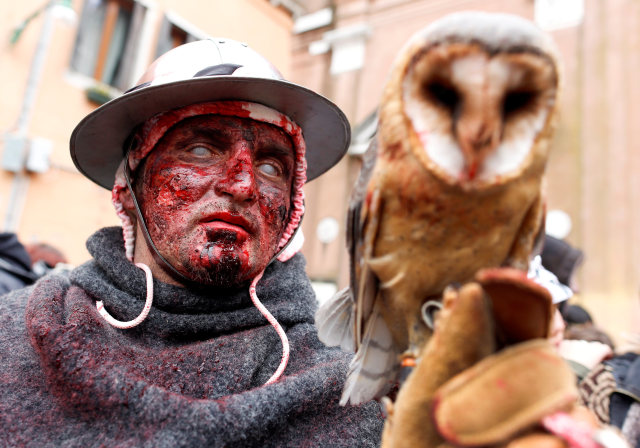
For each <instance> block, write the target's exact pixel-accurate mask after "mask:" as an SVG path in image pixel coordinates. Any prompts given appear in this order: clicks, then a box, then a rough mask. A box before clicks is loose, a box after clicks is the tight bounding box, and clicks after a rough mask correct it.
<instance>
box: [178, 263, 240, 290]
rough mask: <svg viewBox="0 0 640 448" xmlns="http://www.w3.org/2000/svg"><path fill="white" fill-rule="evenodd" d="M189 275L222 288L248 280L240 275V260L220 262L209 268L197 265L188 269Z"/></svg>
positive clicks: (199, 281) (197, 280) (191, 277)
mask: <svg viewBox="0 0 640 448" xmlns="http://www.w3.org/2000/svg"><path fill="white" fill-rule="evenodd" d="M187 271H188V277H189V278H190V279H191V280H193V281H194V282H196V283H200V284H202V285H203V286H217V287H220V288H232V287H234V286H238V285H240V284H242V283H244V282H245V281H246V279H244V276H242V275H240V262H239V261H237V262H226V263H218V264H216V265H214V266H211V267H209V268H207V269H205V268H203V267H197V268H192V269H187Z"/></svg>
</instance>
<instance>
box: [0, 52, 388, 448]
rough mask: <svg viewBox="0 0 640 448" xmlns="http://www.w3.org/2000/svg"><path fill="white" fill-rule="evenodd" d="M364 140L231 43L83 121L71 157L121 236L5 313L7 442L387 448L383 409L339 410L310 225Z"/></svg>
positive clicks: (336, 367) (157, 66)
mask: <svg viewBox="0 0 640 448" xmlns="http://www.w3.org/2000/svg"><path fill="white" fill-rule="evenodd" d="M348 142H349V126H348V122H347V121H346V118H345V117H344V115H343V114H342V112H341V111H340V110H339V109H338V108H337V107H336V106H335V105H334V104H332V103H331V102H329V101H328V100H326V99H325V98H323V97H321V96H320V95H317V94H316V93H314V92H311V91H309V90H308V89H305V88H302V87H300V86H297V85H295V84H292V83H289V82H287V81H285V80H284V79H282V76H281V75H280V74H279V73H278V72H277V70H276V69H275V68H273V66H271V64H269V63H268V62H267V61H266V60H265V59H264V58H262V57H261V56H260V55H258V54H257V53H255V52H253V51H252V50H251V49H250V48H249V47H247V46H246V45H244V44H241V43H238V42H235V41H231V40H225V39H215V40H205V41H198V42H193V43H190V44H186V45H183V46H181V47H178V48H176V49H174V50H171V51H170V52H168V53H166V54H165V55H164V56H162V57H160V58H159V59H158V60H157V61H156V62H154V63H153V64H152V65H151V67H150V68H149V69H148V70H147V72H146V73H145V74H144V75H143V77H142V79H141V80H140V82H139V83H138V85H137V86H136V87H134V88H133V89H131V90H129V91H128V92H126V93H125V94H124V95H122V96H121V97H119V98H117V99H115V100H113V101H111V102H109V103H107V104H105V105H104V106H102V107H100V108H98V109H97V110H96V111H94V112H92V113H91V114H89V115H88V116H87V117H85V119H83V120H82V121H81V122H80V123H79V124H78V126H77V127H76V129H75V130H74V132H73V135H72V137H71V155H72V158H73V160H74V162H75V164H76V166H77V167H78V169H79V170H80V171H81V172H82V173H83V174H84V175H85V176H87V177H88V178H89V179H91V180H92V181H94V182H96V183H97V184H99V185H101V186H103V187H105V188H109V189H111V191H112V198H113V203H114V205H115V208H116V211H117V214H118V216H119V217H120V218H121V221H122V227H112V228H106V229H101V230H99V231H98V232H96V233H95V234H94V235H93V236H92V237H91V238H90V239H89V240H88V242H87V247H88V249H89V251H90V252H91V254H92V256H93V260H91V261H90V262H87V263H86V264H84V265H82V266H80V267H78V268H77V269H75V270H74V271H72V272H71V273H70V274H69V275H68V276H62V275H49V276H47V277H45V278H44V279H42V280H40V281H39V282H38V283H37V284H36V285H35V286H33V287H30V288H27V289H23V290H21V291H18V292H15V293H12V294H10V295H8V296H6V297H5V299H4V300H3V302H2V303H1V304H0V312H1V313H2V315H3V316H7V319H6V320H5V323H6V325H5V326H4V327H3V328H2V329H0V344H1V345H2V347H3V351H2V355H1V356H2V361H1V362H2V364H3V366H6V369H5V373H4V374H3V375H2V376H0V378H1V380H2V386H3V387H2V388H0V389H1V391H0V428H2V429H0V444H1V445H3V446H17V445H19V446H22V445H34V446H35V445H37V446H63V445H64V446H115V445H117V446H154V447H156V446H377V444H378V443H379V440H380V432H381V429H382V420H381V416H380V410H379V407H378V405H377V404H375V403H367V404H364V405H361V406H348V407H340V406H339V405H338V398H339V395H340V392H341V390H342V386H343V382H344V377H345V372H346V370H347V368H348V363H349V357H348V356H347V355H346V354H344V353H342V352H340V351H338V350H336V349H330V348H326V347H325V346H324V345H323V344H322V343H320V342H319V341H318V339H317V336H316V332H315V328H314V325H313V314H314V311H315V296H314V294H313V291H312V289H311V286H310V282H309V279H308V277H307V276H306V274H305V270H304V267H305V262H304V258H303V256H302V255H301V254H300V253H298V250H299V248H300V240H301V235H300V234H299V233H296V231H297V229H298V227H299V225H300V221H301V218H302V215H303V213H304V192H303V186H304V184H305V182H307V181H308V180H311V179H313V178H315V177H317V176H319V175H320V174H322V173H323V172H325V171H326V170H328V169H329V168H331V167H332V166H333V165H334V164H335V163H337V161H338V160H340V158H341V157H342V156H343V155H344V153H345V151H346V148H347V145H348ZM25 303H26V306H25ZM25 322H26V326H25ZM272 327H273V328H272ZM274 329H275V330H276V331H274Z"/></svg>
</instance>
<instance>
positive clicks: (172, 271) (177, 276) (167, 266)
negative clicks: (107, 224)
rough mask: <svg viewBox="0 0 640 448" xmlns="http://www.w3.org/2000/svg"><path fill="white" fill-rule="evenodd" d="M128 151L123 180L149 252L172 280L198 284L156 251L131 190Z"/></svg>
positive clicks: (184, 283)
mask: <svg viewBox="0 0 640 448" xmlns="http://www.w3.org/2000/svg"><path fill="white" fill-rule="evenodd" d="M129 151H130V150H129ZM129 151H127V154H126V155H125V158H124V167H123V168H124V180H125V182H126V183H127V188H128V189H129V194H130V195H131V199H132V200H133V206H134V208H135V210H136V217H137V218H138V222H139V223H140V228H141V229H142V234H143V235H144V239H145V241H146V243H147V246H148V247H149V248H150V249H151V251H150V252H151V255H152V256H153V259H154V260H155V261H156V263H158V265H159V266H160V267H161V268H162V269H163V270H164V271H165V272H166V273H167V274H169V275H170V276H171V277H173V279H174V280H176V281H178V282H180V283H182V284H183V285H192V286H196V285H198V283H196V282H195V281H193V280H191V279H190V278H188V277H187V276H185V275H184V274H182V273H181V272H180V271H178V270H177V269H176V268H175V267H173V265H172V264H171V263H169V262H168V261H167V259H166V258H164V257H163V256H162V255H161V254H160V251H158V248H157V247H156V245H155V244H154V243H153V240H152V239H151V235H150V234H149V229H148V228H147V223H146V222H145V220H144V218H143V217H142V211H141V210H140V205H139V204H138V200H137V198H136V193H135V192H134V191H133V186H132V185H131V173H130V171H129V162H128V161H129Z"/></svg>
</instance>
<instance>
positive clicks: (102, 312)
mask: <svg viewBox="0 0 640 448" xmlns="http://www.w3.org/2000/svg"><path fill="white" fill-rule="evenodd" d="M136 266H138V267H139V268H140V269H142V270H143V271H144V273H145V277H146V280H147V301H146V302H145V303H144V308H143V309H142V312H141V313H140V315H139V316H138V317H136V318H135V319H133V320H130V321H129V322H122V321H121V320H118V319H115V318H114V317H113V316H111V314H109V313H108V312H107V310H106V309H105V308H104V304H103V303H102V300H98V301H97V302H96V308H98V313H99V314H100V315H101V316H102V317H104V319H105V320H106V321H107V322H108V323H109V324H111V325H112V326H114V327H116V328H120V329H121V330H125V329H127V328H133V327H135V326H136V325H140V323H142V321H143V320H145V319H146V317H147V315H148V314H149V311H151V303H152V302H153V276H152V275H151V269H149V266H147V265H146V264H144V263H136Z"/></svg>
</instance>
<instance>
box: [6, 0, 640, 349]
mask: <svg viewBox="0 0 640 448" xmlns="http://www.w3.org/2000/svg"><path fill="white" fill-rule="evenodd" d="M465 9H475V10H485V11H501V12H509V13H513V14H518V15H521V16H524V17H527V18H529V19H532V20H535V21H536V22H537V23H538V24H539V25H540V26H541V27H543V28H545V29H547V30H549V32H550V33H551V34H552V35H553V37H554V38H555V40H556V42H557V43H558V46H559V48H560V51H561V53H562V55H563V60H564V85H563V90H562V94H561V95H562V97H561V98H562V104H563V106H562V116H561V120H560V126H559V128H558V132H557V135H556V138H555V140H554V144H553V149H552V155H551V159H550V163H549V167H548V175H547V179H548V182H547V191H548V210H549V217H550V218H549V222H548V231H549V233H550V234H552V235H554V236H557V237H560V238H564V239H566V240H567V241H569V242H570V243H571V244H573V245H574V246H576V247H579V248H581V249H582V250H583V251H584V253H585V256H586V258H585V262H584V264H583V266H582V268H581V270H580V278H579V281H580V289H581V291H580V294H579V299H578V301H579V303H582V304H583V305H585V306H586V307H587V308H588V309H589V310H591V312H592V313H593V314H595V315H597V316H598V322H599V323H601V324H602V326H603V327H605V328H607V329H608V330H609V331H610V332H611V333H612V335H613V336H614V338H618V337H620V335H621V334H622V333H623V332H629V331H631V330H634V329H637V328H640V301H639V290H640V147H639V145H640V143H638V142H640V138H639V137H640V83H638V82H636V78H637V76H638V73H640V33H638V32H637V30H638V29H640V2H638V1H637V0H608V1H606V2H605V1H604V0H446V1H445V0H333V1H329V0H233V1H230V0H227V1H222V0H207V1H198V0H180V1H177V0H55V1H45V0H23V1H21V2H2V4H0V30H1V31H2V34H0V39H2V40H0V98H1V100H0V101H2V107H1V108H0V131H1V132H0V148H1V150H2V170H0V213H1V214H2V215H1V218H2V221H3V227H4V229H5V230H14V231H16V232H17V233H18V234H19V236H20V237H21V239H22V240H23V241H25V242H27V243H28V242H33V241H46V242H50V243H53V244H55V245H56V246H58V247H60V248H62V249H63V250H64V252H65V253H66V255H67V256H68V258H69V260H70V261H71V262H72V263H74V264H79V263H81V262H83V261H85V260H86V259H88V257H89V255H88V253H87V252H86V249H85V247H84V242H85V240H86V238H87V237H88V236H89V235H90V234H91V233H92V232H93V231H94V230H95V229H97V228H98V227H101V226H105V225H118V224H119V222H118V220H117V218H116V217H115V214H114V213H113V211H112V207H111V204H110V194H109V192H107V191H105V190H103V189H102V188H100V187H98V186H96V185H93V184H91V183H90V182H88V181H87V180H86V179H84V178H83V177H82V176H81V175H80V174H79V173H78V172H77V170H76V169H75V167H74V166H73V163H72V161H71V159H70V157H69V154H68V139H69V136H70V134H71V131H72V130H73V128H74V126H75V124H76V123H77V122H78V121H79V120H80V119H81V118H82V117H84V115H86V114H87V113H88V112H90V111H91V110H92V109H94V108H95V107H97V105H98V104H100V103H102V102H104V101H106V100H108V99H109V98H112V97H113V96H114V95H117V94H118V93H119V92H121V91H123V90H126V89H127V88H128V87H130V86H132V85H133V84H135V80H136V79H137V77H138V76H139V75H140V74H141V72H142V71H143V70H144V68H145V67H146V65H148V63H149V62H151V60H153V59H154V58H155V57H156V56H157V55H158V54H160V53H162V52H164V51H166V50H168V49H170V48H172V47H174V46H176V45H178V44H180V43H183V42H188V41H190V40H193V39H199V38H202V37H206V36H224V37H230V38H234V39H237V40H242V41H245V42H247V43H248V44H249V45H251V46H252V47H254V48H255V49H256V50H258V51H259V52H261V53H262V54H264V55H265V56H267V57H268V58H269V59H270V60H271V61H272V62H273V63H274V64H275V65H276V66H277V67H279V68H280V70H281V71H282V72H283V74H284V75H285V77H287V78H288V79H290V80H292V81H294V82H297V83H299V84H302V85H304V86H306V87H309V88H311V89H313V90H316V91H317V92H319V93H321V94H323V95H325V96H326V97H328V98H330V99H332V100H333V101H335V102H336V103H337V104H338V105H339V106H340V107H341V108H342V109H343V110H344V112H345V113H346V114H347V116H348V117H349V119H350V121H351V123H352V127H353V141H352V146H351V149H350V151H349V155H348V156H347V157H346V158H345V159H344V160H343V161H342V162H341V163H340V164H339V165H338V166H337V167H336V168H334V169H333V170H332V171H331V172H329V173H328V174H327V175H325V176H323V177H321V178H320V179H318V180H315V181H314V182H312V183H310V184H309V185H308V186H307V188H306V193H307V204H308V207H307V213H306V216H305V219H304V222H303V229H304V233H305V237H306V243H305V247H304V252H305V255H306V256H307V260H308V272H309V275H310V276H311V277H312V279H314V280H315V281H316V286H317V287H318V289H317V291H318V293H319V294H320V295H326V294H331V292H332V291H334V290H335V289H336V288H341V287H343V286H344V285H345V284H346V282H347V275H348V271H347V266H348V259H347V254H346V251H345V249H344V221H345V212H346V208H347V201H348V196H349V192H350V190H351V186H352V185H353V183H354V181H355V178H356V176H357V174H358V170H359V166H360V158H361V154H362V153H363V151H364V150H365V149H366V147H367V145H368V142H369V141H370V139H371V138H372V137H373V135H374V133H375V123H376V122H375V118H376V117H375V113H376V108H377V103H378V100H379V97H380V94H381V90H382V86H383V83H384V81H385V79H386V76H387V73H388V70H389V67H390V65H391V63H392V61H393V59H394V57H395V54H396V52H397V50H398V48H399V47H400V46H401V45H402V44H403V43H404V41H405V40H406V39H407V38H408V37H409V36H410V35H411V34H413V33H414V32H415V31H417V30H418V29H419V28H422V27H423V26H425V25H426V24H428V23H429V22H431V21H433V20H435V19H437V18H439V17H441V16H443V15H445V14H447V13H450V12H454V11H460V10H465Z"/></svg>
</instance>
